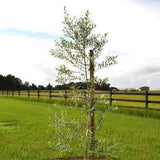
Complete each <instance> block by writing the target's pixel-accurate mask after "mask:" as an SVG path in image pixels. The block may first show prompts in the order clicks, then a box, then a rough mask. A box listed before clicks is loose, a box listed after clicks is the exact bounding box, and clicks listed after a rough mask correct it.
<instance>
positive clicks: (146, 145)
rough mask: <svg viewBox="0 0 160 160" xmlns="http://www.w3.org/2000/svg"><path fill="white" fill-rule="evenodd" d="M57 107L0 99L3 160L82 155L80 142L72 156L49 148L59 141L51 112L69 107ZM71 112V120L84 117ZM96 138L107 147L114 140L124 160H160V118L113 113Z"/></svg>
mask: <svg viewBox="0 0 160 160" xmlns="http://www.w3.org/2000/svg"><path fill="white" fill-rule="evenodd" d="M57 106H58V105H55V104H52V103H44V102H38V101H37V102H36V101H27V100H25V101H24V100H19V99H13V98H7V97H2V96H0V159H2V160H9V159H12V160H51V159H53V158H57V157H59V158H60V157H63V158H64V157H67V156H70V157H77V156H82V155H83V153H82V151H78V148H77V144H76V142H73V145H72V147H73V152H71V153H69V154H63V153H57V151H56V149H55V148H51V147H50V146H49V145H48V142H50V141H52V140H54V141H56V137H53V128H51V127H50V125H49V124H51V122H50V116H51V114H50V111H49V109H52V110H53V111H54V112H55V113H57V114H58V113H59V112H60V109H59V107H65V108H66V107H67V106H63V105H61V104H59V107H57ZM67 110H69V113H70V118H71V119H73V118H75V117H81V116H82V115H81V111H82V110H83V108H71V107H67ZM98 112H100V111H98ZM96 136H97V137H100V138H102V139H103V140H104V142H105V143H106V144H108V143H112V142H113V141H114V142H115V143H116V146H115V149H116V150H117V151H118V155H117V156H118V158H119V159H120V160H152V159H154V160H159V159H160V144H159V142H160V119H152V118H145V117H137V116H131V115H126V114H119V113H110V114H107V115H106V117H105V119H104V122H103V125H102V128H100V130H98V131H97V135H96Z"/></svg>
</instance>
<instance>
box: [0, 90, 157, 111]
mask: <svg viewBox="0 0 160 160" xmlns="http://www.w3.org/2000/svg"><path fill="white" fill-rule="evenodd" d="M78 93H79V97H78V98H79V99H86V97H87V92H86V91H78ZM0 94H1V95H2V96H4V95H7V96H16V95H17V96H27V97H28V98H29V97H37V98H40V97H48V98H49V99H50V100H51V99H52V98H53V99H54V98H63V99H64V100H67V99H68V98H73V96H74V95H73V93H72V92H71V91H56V90H25V91H24V90H18V91H13V90H12V91H9V90H5V91H4V90H1V91H0ZM96 95H99V96H96ZM100 95H104V96H103V98H99V97H100ZM115 95H120V96H123V95H132V96H133V95H134V96H143V98H141V99H137V98H136V99H133V98H132V99H128V98H127V99H125V98H121V97H120V98H116V97H115ZM149 96H154V97H158V96H159V97H158V98H157V99H158V100H157V99H156V100H150V99H149ZM95 99H96V100H98V101H101V100H103V101H109V104H110V105H112V102H113V101H119V102H120V101H121V102H139V103H144V105H145V108H146V109H148V104H149V103H154V104H160V92H155V93H154V92H148V91H145V92H118V91H114V92H112V91H95ZM159 109H160V107H159Z"/></svg>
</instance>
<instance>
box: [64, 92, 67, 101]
mask: <svg viewBox="0 0 160 160" xmlns="http://www.w3.org/2000/svg"><path fill="white" fill-rule="evenodd" d="M64 98H65V101H66V100H67V91H64Z"/></svg>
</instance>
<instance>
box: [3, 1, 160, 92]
mask: <svg viewBox="0 0 160 160" xmlns="http://www.w3.org/2000/svg"><path fill="white" fill-rule="evenodd" d="M64 6H67V9H68V11H69V12H70V14H71V15H73V16H80V15H82V14H84V12H85V11H86V10H89V11H90V13H91V19H92V20H93V21H94V23H96V24H97V27H96V32H97V33H101V34H103V33H106V32H107V33H108V40H109V42H108V43H107V44H106V46H105V47H104V49H103V51H102V54H103V55H104V56H106V55H118V58H117V61H118V64H116V65H114V66H111V67H108V68H106V69H103V70H101V71H100V72H99V73H97V75H98V76H99V77H101V78H106V77H108V78H109V83H110V84H111V85H112V86H115V87H118V88H120V89H122V88H136V89H138V88H140V87H142V86H149V87H150V88H151V89H160V80H159V79H160V56H159V54H160V45H159V42H160V0H94V1H93V0H77V1H75V0H14V1H13V0H0V74H2V75H7V74H12V75H15V76H16V77H19V78H20V79H21V80H22V81H23V82H25V81H28V82H30V83H35V84H36V85H40V84H43V85H45V86H46V85H47V84H48V83H51V84H52V85H53V86H54V85H56V83H55V79H56V75H57V72H56V70H55V68H56V67H58V65H59V64H60V63H62V61H58V60H57V59H56V58H54V57H53V56H51V54H50V52H49V50H50V49H52V48H54V40H58V39H59V37H60V36H63V33H62V28H63V24H62V21H63V16H64V14H63V7H64Z"/></svg>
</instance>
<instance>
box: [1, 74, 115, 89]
mask: <svg viewBox="0 0 160 160" xmlns="http://www.w3.org/2000/svg"><path fill="white" fill-rule="evenodd" d="M71 87H75V88H77V89H87V84H86V83H85V82H70V83H67V84H62V85H56V86H54V87H53V86H52V85H51V84H50V83H49V84H48V85H47V86H43V85H38V86H37V85H35V84H34V83H32V84H30V83H29V82H24V83H23V82H22V80H21V79H20V78H17V77H15V76H14V75H11V74H8V75H7V76H3V75H1V74H0V90H37V89H39V90H52V89H55V90H67V89H70V88H71ZM95 89H96V90H111V89H115V87H111V85H110V83H107V81H106V80H105V81H102V80H100V79H99V80H97V81H96V82H95Z"/></svg>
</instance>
